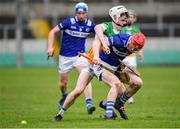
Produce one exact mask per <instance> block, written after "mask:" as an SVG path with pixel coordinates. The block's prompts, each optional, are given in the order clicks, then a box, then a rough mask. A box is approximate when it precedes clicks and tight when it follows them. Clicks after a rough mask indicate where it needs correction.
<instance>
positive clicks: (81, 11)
mask: <svg viewBox="0 0 180 129" xmlns="http://www.w3.org/2000/svg"><path fill="white" fill-rule="evenodd" d="M87 13H88V6H87V4H86V3H83V2H80V3H77V4H76V5H75V16H70V17H68V18H67V19H65V20H64V21H62V22H61V23H59V24H58V25H57V26H55V27H54V28H53V29H52V30H51V31H50V32H49V38H48V50H47V53H48V56H53V52H54V48H53V41H54V37H55V34H56V33H57V32H60V31H61V30H62V31H63V36H62V43H61V49H60V53H59V80H60V83H59V84H60V90H61V93H62V98H61V99H60V101H59V102H58V105H59V108H61V106H62V105H63V103H64V101H65V99H66V97H67V95H68V93H67V86H68V85H67V83H68V75H69V71H70V70H71V69H72V68H76V70H77V71H78V72H79V73H80V71H81V70H82V68H83V67H84V66H85V65H86V64H87V60H86V59H84V58H82V57H78V52H83V53H84V52H85V40H86V37H87V36H88V35H89V34H90V33H95V31H94V26H95V24H94V22H92V21H91V20H90V19H89V18H88V17H87ZM84 94H85V97H86V107H87V111H88V114H92V113H93V111H95V107H94V106H93V105H92V88H91V84H89V85H88V86H87V88H86V89H85V90H84Z"/></svg>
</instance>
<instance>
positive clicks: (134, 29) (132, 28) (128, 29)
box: [121, 25, 140, 35]
mask: <svg viewBox="0 0 180 129" xmlns="http://www.w3.org/2000/svg"><path fill="white" fill-rule="evenodd" d="M138 32H140V29H139V28H138V27H137V26H135V25H131V26H126V27H123V28H122V30H121V34H130V35H134V34H135V33H138Z"/></svg>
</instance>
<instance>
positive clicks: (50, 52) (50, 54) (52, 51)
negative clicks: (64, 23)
mask: <svg viewBox="0 0 180 129" xmlns="http://www.w3.org/2000/svg"><path fill="white" fill-rule="evenodd" d="M53 54H54V48H48V50H47V55H48V56H49V57H52V56H53Z"/></svg>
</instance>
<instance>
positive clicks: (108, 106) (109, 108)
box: [106, 101, 114, 117]
mask: <svg viewBox="0 0 180 129" xmlns="http://www.w3.org/2000/svg"><path fill="white" fill-rule="evenodd" d="M113 108H114V101H107V103H106V116H107V117H112V116H113Z"/></svg>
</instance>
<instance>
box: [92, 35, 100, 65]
mask: <svg viewBox="0 0 180 129" xmlns="http://www.w3.org/2000/svg"><path fill="white" fill-rule="evenodd" d="M100 47H101V42H100V40H99V38H98V36H97V35H96V36H95V39H94V41H93V44H92V48H93V54H94V57H93V62H94V64H97V65H98V64H100V59H99V51H100Z"/></svg>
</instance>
